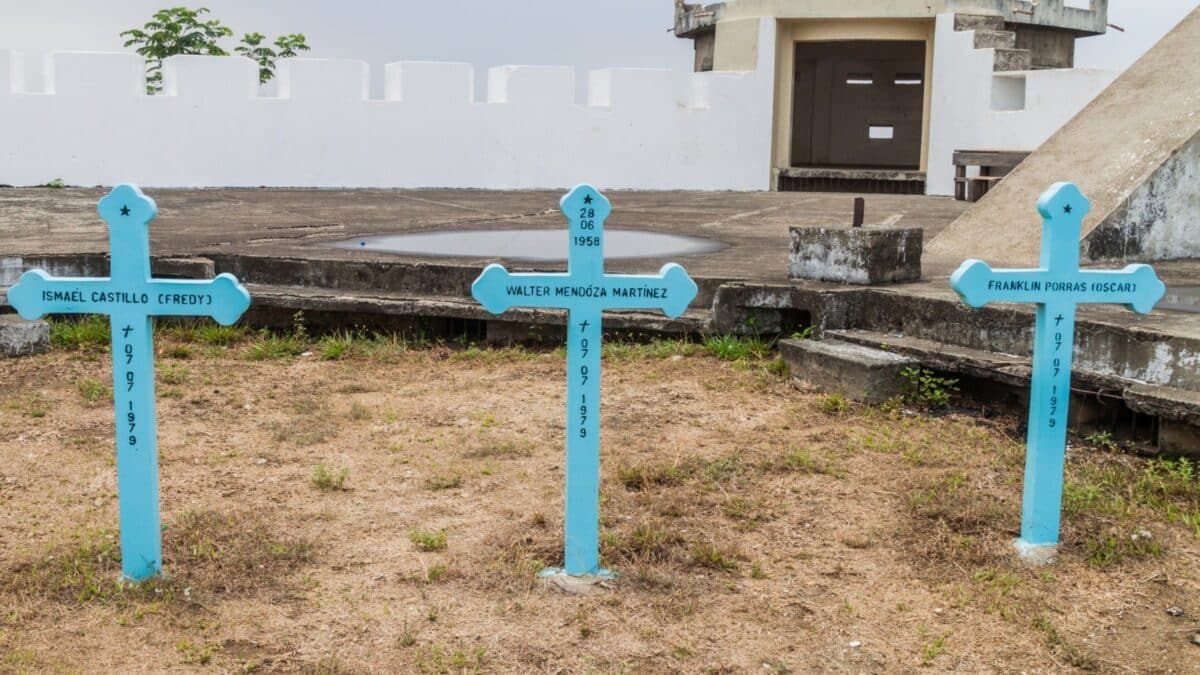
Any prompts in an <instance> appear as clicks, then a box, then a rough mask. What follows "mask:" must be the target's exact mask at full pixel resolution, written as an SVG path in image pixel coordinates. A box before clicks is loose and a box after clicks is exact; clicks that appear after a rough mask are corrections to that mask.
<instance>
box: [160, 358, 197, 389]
mask: <svg viewBox="0 0 1200 675" xmlns="http://www.w3.org/2000/svg"><path fill="white" fill-rule="evenodd" d="M189 377H191V372H190V371H189V370H188V369H187V368H186V367H184V366H182V365H180V364H178V363H168V364H166V365H164V366H163V367H162V368H161V369H160V370H159V372H158V379H160V380H162V381H163V384H183V383H184V382H187V381H188V378H189Z"/></svg>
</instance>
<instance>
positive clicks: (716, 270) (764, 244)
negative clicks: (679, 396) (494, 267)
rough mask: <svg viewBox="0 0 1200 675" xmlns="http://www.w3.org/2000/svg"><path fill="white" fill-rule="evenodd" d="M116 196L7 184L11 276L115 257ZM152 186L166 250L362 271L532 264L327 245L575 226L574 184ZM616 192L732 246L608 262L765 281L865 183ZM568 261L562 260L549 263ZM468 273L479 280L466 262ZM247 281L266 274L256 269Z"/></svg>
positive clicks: (879, 209) (611, 226) (0, 252)
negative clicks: (673, 265)
mask: <svg viewBox="0 0 1200 675" xmlns="http://www.w3.org/2000/svg"><path fill="white" fill-rule="evenodd" d="M104 194H105V191H104V190H99V189H65V190H50V189H37V188H28V189H26V188H21V189H0V270H2V271H3V276H0V286H6V285H8V283H11V282H7V281H5V279H8V278H10V277H12V275H13V274H15V273H17V271H18V270H20V269H23V268H28V267H31V266H33V265H30V264H28V263H26V262H25V258H32V257H36V256H45V255H47V254H81V253H92V254H101V255H106V254H107V252H108V235H107V232H106V231H105V228H104V223H103V222H101V221H100V219H99V218H98V217H97V216H96V201H97V200H98V199H99V198H100V197H102V196H103V195H104ZM150 196H151V197H153V198H154V199H155V200H156V201H157V203H158V207H159V216H158V219H157V220H155V221H154V223H153V225H152V226H151V228H150V239H151V250H152V252H153V253H154V255H156V256H160V257H178V256H198V257H206V258H210V259H215V260H225V261H228V260H230V259H231V258H233V257H241V258H245V259H251V258H264V259H269V260H271V261H276V260H281V259H296V260H305V261H310V262H312V263H313V265H314V269H315V268H317V267H320V265H318V264H317V262H320V263H324V262H338V263H353V264H355V265H359V266H360V267H359V268H358V271H357V272H356V273H355V274H357V275H360V276H361V279H362V280H363V281H366V280H367V279H369V277H370V276H371V275H373V274H374V273H375V271H377V270H382V269H384V268H387V267H388V266H392V265H396V264H400V263H407V264H423V265H442V266H448V267H454V266H457V267H463V268H470V269H471V270H474V271H476V272H477V271H478V270H479V269H482V268H483V267H484V266H485V265H487V264H488V263H491V262H503V263H505V264H506V265H507V266H508V267H509V269H513V270H517V269H529V268H530V263H528V262H520V261H517V262H515V263H514V262H512V261H505V260H502V259H500V258H487V257H480V258H418V257H411V256H400V255H392V254H387V253H373V252H366V251H358V250H341V249H334V248H324V247H322V246H321V244H322V243H328V242H333V241H338V240H343V239H350V238H354V237H359V236H366V235H373V234H393V233H405V232H426V231H432V230H441V229H446V230H456V229H459V230H461V229H479V228H495V229H517V228H545V229H563V228H565V227H566V220H565V219H564V218H563V216H562V214H561V213H559V210H558V200H559V198H560V197H561V196H562V194H561V193H560V192H548V191H529V192H496V191H486V190H276V189H260V190H254V189H221V190H153V191H152V192H151V193H150ZM608 197H609V198H610V200H611V201H612V203H613V214H612V216H611V217H610V218H609V220H608V222H607V223H606V228H607V229H608V230H617V229H622V228H626V229H634V228H636V229H645V230H651V231H655V232H664V233H670V234H682V235H690V236H698V237H705V238H709V239H716V240H718V241H721V242H724V243H726V244H729V247H728V248H726V249H724V250H722V251H718V252H715V253H711V254H702V255H695V256H676V257H673V258H661V259H656V258H646V259H637V260H614V261H610V262H609V263H608V269H609V270H611V271H614V272H646V271H654V270H655V269H657V268H658V267H659V266H660V265H662V264H663V263H665V262H671V261H674V262H678V263H680V264H682V265H684V266H685V267H687V268H688V272H689V273H691V274H692V275H693V276H700V277H710V278H715V279H749V280H761V281H772V280H774V281H786V280H787V259H788V251H789V238H788V228H789V227H791V226H797V225H822V226H832V227H837V226H845V227H849V225H850V221H851V217H852V214H853V204H854V195H849V194H846V195H829V194H813V193H729V192H632V191H612V192H609V193H608ZM964 208H966V205H964V204H963V203H961V202H955V201H954V200H952V199H944V198H930V197H922V196H906V195H873V196H870V197H869V198H868V199H867V212H866V218H867V222H868V223H887V224H889V225H897V226H909V225H910V224H911V225H912V226H919V227H923V228H925V229H926V231H927V232H938V231H940V230H941V229H942V228H943V227H945V226H946V225H947V224H949V223H950V222H951V221H952V220H954V218H955V217H957V216H958V215H959V214H960V213H962V211H963V209H964ZM247 264H248V263H247ZM271 264H275V263H274V262H272V263H271ZM564 268H565V266H564V265H562V264H554V263H549V264H545V265H541V264H539V266H538V268H537V269H538V270H539V271H554V270H556V269H558V270H561V269H564ZM325 269H328V268H325ZM220 271H226V270H220ZM261 273H263V274H268V273H270V271H269V270H261ZM324 273H325V272H320V271H319V270H318V272H317V277H314V278H313V279H312V282H313V285H320V284H321V279H320V278H319V277H320V274H324ZM275 276H279V275H275ZM467 277H469V278H470V279H473V278H474V276H473V275H468V274H465V273H464V278H467ZM248 281H249V282H250V283H256V281H255V279H253V278H251V279H249V280H248ZM393 282H394V280H387V283H388V284H391V283H393ZM296 283H297V285H299V284H301V283H307V282H296ZM459 290H461V295H463V296H466V297H469V289H468V288H465V287H464V288H462V289H457V288H456V290H455V292H456V294H458V291H459ZM710 299H711V296H710Z"/></svg>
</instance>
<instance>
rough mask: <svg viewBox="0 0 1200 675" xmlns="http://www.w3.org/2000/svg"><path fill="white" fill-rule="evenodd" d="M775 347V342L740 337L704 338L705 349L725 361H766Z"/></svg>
mask: <svg viewBox="0 0 1200 675" xmlns="http://www.w3.org/2000/svg"><path fill="white" fill-rule="evenodd" d="M774 347H775V341H774V340H768V339H764V338H760V337H742V336H739V335H710V336H708V337H706V338H704V349H705V351H707V352H708V353H709V354H711V355H713V356H715V357H717V358H718V359H721V360H723V361H748V360H752V359H765V358H766V357H767V356H768V355H769V354H770V353H771V350H772V349H773V348H774Z"/></svg>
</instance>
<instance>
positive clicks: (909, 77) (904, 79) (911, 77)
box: [896, 73, 925, 87]
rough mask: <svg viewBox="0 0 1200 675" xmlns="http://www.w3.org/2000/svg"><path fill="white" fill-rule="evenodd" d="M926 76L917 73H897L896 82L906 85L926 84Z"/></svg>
mask: <svg viewBox="0 0 1200 675" xmlns="http://www.w3.org/2000/svg"><path fill="white" fill-rule="evenodd" d="M924 82H925V78H923V77H921V76H920V75H919V74H917V73H897V74H896V84H898V85H900V86H906V87H915V86H920V85H921V84H924Z"/></svg>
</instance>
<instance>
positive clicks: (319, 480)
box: [312, 464, 350, 491]
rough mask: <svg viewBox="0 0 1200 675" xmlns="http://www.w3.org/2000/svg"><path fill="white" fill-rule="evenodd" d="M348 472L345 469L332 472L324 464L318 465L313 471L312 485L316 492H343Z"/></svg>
mask: <svg viewBox="0 0 1200 675" xmlns="http://www.w3.org/2000/svg"><path fill="white" fill-rule="evenodd" d="M349 475H350V472H349V471H348V470H346V469H339V470H337V471H334V470H332V469H330V468H329V467H327V466H325V465H324V464H318V465H317V467H316V468H315V469H313V475H312V484H313V487H315V488H317V489H318V490H325V491H333V490H345V489H346V478H347V477H348V476H349Z"/></svg>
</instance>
